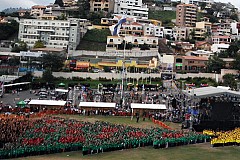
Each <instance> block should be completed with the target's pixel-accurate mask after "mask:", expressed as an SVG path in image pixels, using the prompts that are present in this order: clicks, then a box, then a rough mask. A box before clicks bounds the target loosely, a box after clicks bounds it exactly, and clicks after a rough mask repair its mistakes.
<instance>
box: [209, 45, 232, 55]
mask: <svg viewBox="0 0 240 160" xmlns="http://www.w3.org/2000/svg"><path fill="white" fill-rule="evenodd" d="M229 46H230V45H229V44H213V45H212V47H211V51H212V52H213V53H215V52H216V53H220V52H221V51H225V50H226V49H228V47H229Z"/></svg>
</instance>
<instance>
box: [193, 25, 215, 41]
mask: <svg viewBox="0 0 240 160" xmlns="http://www.w3.org/2000/svg"><path fill="white" fill-rule="evenodd" d="M211 27H212V23H211V22H205V21H202V22H196V27H195V38H202V39H203V38H206V35H207V34H211V32H212V31H211Z"/></svg>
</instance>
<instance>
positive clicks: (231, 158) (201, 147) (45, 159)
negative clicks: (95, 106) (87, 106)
mask: <svg viewBox="0 0 240 160" xmlns="http://www.w3.org/2000/svg"><path fill="white" fill-rule="evenodd" d="M59 116H60V117H64V118H73V119H77V120H81V121H90V122H94V121H97V120H100V121H107V122H111V123H116V124H126V125H131V126H134V127H144V128H148V127H157V126H156V125H155V124H153V123H152V122H151V121H150V120H148V119H147V120H146V121H142V120H140V122H139V123H136V119H133V120H131V118H130V117H112V116H90V117H87V116H77V115H59ZM166 124H168V125H169V126H171V127H172V128H175V129H179V128H180V127H179V124H175V123H166ZM239 152H240V147H237V146H229V147H219V148H211V147H210V144H209V143H204V144H195V145H188V146H178V147H173V148H168V149H153V148H152V147H145V148H136V149H128V150H121V151H114V152H106V153H101V154H94V155H87V156H82V152H81V151H75V152H64V153H58V154H50V155H42V156H30V157H23V158H16V160H128V159H130V160H173V159H174V160H175V159H176V160H215V159H216V160H238V159H240V154H239Z"/></svg>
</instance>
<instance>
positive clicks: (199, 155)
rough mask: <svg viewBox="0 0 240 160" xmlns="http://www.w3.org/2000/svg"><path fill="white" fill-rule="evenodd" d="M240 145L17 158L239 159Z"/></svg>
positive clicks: (191, 146)
mask: <svg viewBox="0 0 240 160" xmlns="http://www.w3.org/2000/svg"><path fill="white" fill-rule="evenodd" d="M239 152H240V147H232V146H231V147H220V148H211V147H210V145H209V143H206V144H197V145H189V146H180V147H174V148H168V149H153V148H152V147H145V148H137V149H128V150H122V151H114V152H106V153H101V154H94V155H87V156H82V152H80V151H78V152H66V153H59V154H51V155H42V156H32V157H24V158H17V159H16V160H81V159H82V160H128V159H129V160H173V159H174V160H239V159H240V154H239Z"/></svg>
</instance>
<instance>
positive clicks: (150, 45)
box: [106, 36, 158, 51]
mask: <svg viewBox="0 0 240 160" xmlns="http://www.w3.org/2000/svg"><path fill="white" fill-rule="evenodd" d="M124 41H126V44H131V47H130V48H127V47H126V48H125V49H126V50H132V51H138V50H139V51H140V50H141V47H142V46H143V45H145V46H147V47H146V48H147V50H150V51H158V37H150V36H141V37H139V36H126V37H118V36H108V37H107V46H106V51H116V50H123V49H124V48H121V46H122V44H123V43H124ZM126 46H127V45H126Z"/></svg>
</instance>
